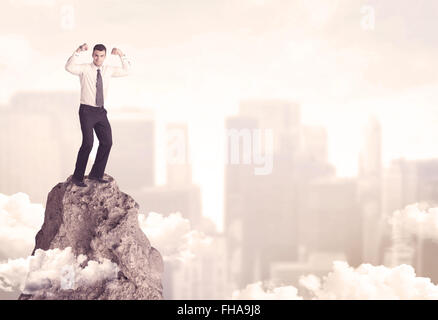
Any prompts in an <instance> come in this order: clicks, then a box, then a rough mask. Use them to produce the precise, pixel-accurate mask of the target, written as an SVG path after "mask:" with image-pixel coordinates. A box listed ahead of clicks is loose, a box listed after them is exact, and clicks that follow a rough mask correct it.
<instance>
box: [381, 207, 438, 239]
mask: <svg viewBox="0 0 438 320" xmlns="http://www.w3.org/2000/svg"><path fill="white" fill-rule="evenodd" d="M421 206H422V205H420V204H419V203H414V204H410V205H407V206H406V207H405V208H404V209H403V210H396V211H394V212H393V213H392V215H391V216H390V217H389V218H388V223H389V224H391V225H394V224H395V223H398V224H399V226H400V227H402V228H403V230H405V231H407V232H409V233H410V234H411V235H416V236H421V237H424V238H429V239H433V240H438V208H428V209H422V208H421Z"/></svg>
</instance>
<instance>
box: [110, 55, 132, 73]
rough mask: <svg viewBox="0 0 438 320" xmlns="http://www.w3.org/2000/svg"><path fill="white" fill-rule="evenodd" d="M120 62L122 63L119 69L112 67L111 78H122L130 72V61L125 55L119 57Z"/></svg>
mask: <svg viewBox="0 0 438 320" xmlns="http://www.w3.org/2000/svg"><path fill="white" fill-rule="evenodd" d="M120 61H121V62H122V66H121V67H115V66H113V67H112V73H111V76H112V77H124V76H127V75H128V74H129V72H130V71H131V61H129V59H128V58H127V57H126V56H125V55H123V56H121V57H120Z"/></svg>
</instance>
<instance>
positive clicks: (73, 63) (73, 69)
mask: <svg viewBox="0 0 438 320" xmlns="http://www.w3.org/2000/svg"><path fill="white" fill-rule="evenodd" d="M78 57H79V53H77V52H76V51H75V52H73V55H72V56H71V57H70V58H68V60H67V63H66V64H65V70H67V71H68V72H70V73H72V74H75V75H80V74H81V73H82V72H83V71H84V68H85V66H86V63H81V64H80V63H77V60H78Z"/></svg>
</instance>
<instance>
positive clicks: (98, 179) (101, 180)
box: [88, 176, 109, 183]
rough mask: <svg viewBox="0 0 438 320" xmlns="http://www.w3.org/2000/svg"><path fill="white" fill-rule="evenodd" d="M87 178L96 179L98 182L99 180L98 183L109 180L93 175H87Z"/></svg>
mask: <svg viewBox="0 0 438 320" xmlns="http://www.w3.org/2000/svg"><path fill="white" fill-rule="evenodd" d="M88 179H90V180H96V181H98V182H100V183H107V182H109V180H105V179H102V178H98V177H93V176H88Z"/></svg>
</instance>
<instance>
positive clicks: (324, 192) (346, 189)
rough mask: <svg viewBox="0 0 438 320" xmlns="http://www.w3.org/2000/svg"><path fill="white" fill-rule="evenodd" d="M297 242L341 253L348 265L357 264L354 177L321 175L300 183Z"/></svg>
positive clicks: (357, 212) (359, 248)
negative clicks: (300, 197)
mask: <svg viewBox="0 0 438 320" xmlns="http://www.w3.org/2000/svg"><path fill="white" fill-rule="evenodd" d="M303 188H304V191H305V192H303V195H302V197H303V201H302V202H303V207H302V209H301V210H300V216H299V225H300V229H299V232H300V236H299V238H300V245H302V246H303V247H304V248H305V250H306V251H308V252H310V253H312V252H342V253H343V254H344V255H345V256H346V259H347V261H348V263H349V264H350V265H354V266H357V265H359V264H360V263H361V258H362V256H361V251H362V242H361V217H360V214H361V212H360V207H359V202H358V197H357V179H355V178H336V177H331V178H321V179H315V180H313V181H311V182H309V183H308V184H307V185H306V186H303Z"/></svg>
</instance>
